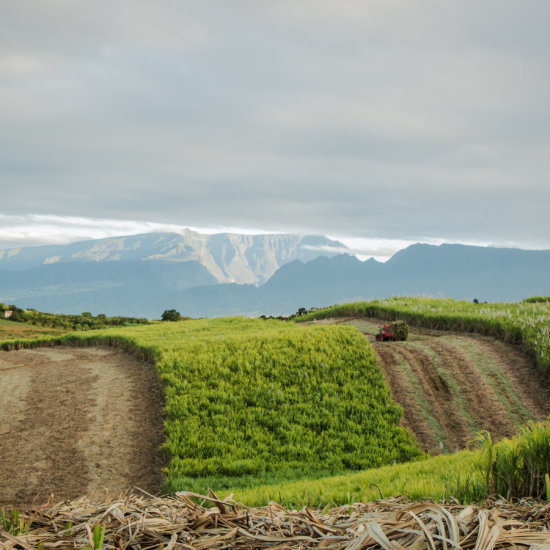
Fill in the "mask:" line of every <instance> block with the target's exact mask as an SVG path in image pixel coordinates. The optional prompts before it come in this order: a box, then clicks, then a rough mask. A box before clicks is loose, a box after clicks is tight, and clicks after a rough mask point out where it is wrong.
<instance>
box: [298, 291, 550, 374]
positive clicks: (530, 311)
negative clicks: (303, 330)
mask: <svg viewBox="0 0 550 550" xmlns="http://www.w3.org/2000/svg"><path fill="white" fill-rule="evenodd" d="M346 316H347V317H379V318H384V319H388V320H391V319H403V320H405V321H407V322H408V323H410V324H412V325H418V326H422V327H426V328H433V329H440V330H456V331H459V332H474V333H478V334H485V335H488V336H493V337H494V338H497V339H498V340H501V341H503V342H510V343H514V344H520V345H522V346H523V347H524V348H525V349H527V350H528V351H529V352H530V353H531V354H532V356H533V358H534V360H535V362H536V364H537V365H538V366H539V367H540V368H542V369H550V302H546V301H542V302H538V301H536V302H530V301H523V302H515V303H502V304H473V303H471V302H465V301H458V300H453V299H451V298H444V299H435V298H433V299H432V298H388V299H386V300H373V301H372V302H357V303H352V304H344V305H340V306H332V307H329V308H325V309H322V310H319V311H315V312H313V313H309V314H307V315H303V316H301V317H299V318H297V321H298V322H303V321H311V320H313V319H326V318H331V317H346Z"/></svg>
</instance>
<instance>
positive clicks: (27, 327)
mask: <svg viewBox="0 0 550 550" xmlns="http://www.w3.org/2000/svg"><path fill="white" fill-rule="evenodd" d="M66 332H67V330H64V329H60V328H48V327H41V326H36V325H32V324H30V323H16V322H14V321H6V320H4V319H0V341H2V340H4V341H7V340H34V339H35V338H37V337H41V336H61V335H62V334H65V333H66Z"/></svg>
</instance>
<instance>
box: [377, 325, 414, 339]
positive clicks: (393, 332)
mask: <svg viewBox="0 0 550 550" xmlns="http://www.w3.org/2000/svg"><path fill="white" fill-rule="evenodd" d="M408 336H409V326H408V325H407V323H405V321H394V322H393V323H388V324H387V325H383V326H381V327H380V331H379V332H378V334H377V335H376V341H377V342H388V341H389V342H395V341H396V340H406V339H407V337H408Z"/></svg>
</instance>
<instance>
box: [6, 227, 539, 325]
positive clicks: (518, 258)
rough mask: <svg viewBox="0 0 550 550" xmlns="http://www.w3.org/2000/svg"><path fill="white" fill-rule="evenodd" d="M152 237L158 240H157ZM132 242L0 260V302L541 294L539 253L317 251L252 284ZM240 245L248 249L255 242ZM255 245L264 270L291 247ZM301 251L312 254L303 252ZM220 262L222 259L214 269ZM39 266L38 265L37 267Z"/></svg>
mask: <svg viewBox="0 0 550 550" xmlns="http://www.w3.org/2000/svg"><path fill="white" fill-rule="evenodd" d="M149 237H150V238H151V239H152V238H153V237H151V236H149ZM149 237H148V238H149ZM154 238H156V239H158V238H159V235H154ZM141 239H142V240H141V241H140V240H139V238H138V241H132V240H130V241H123V244H122V245H121V244H120V242H119V243H118V244H117V242H116V241H113V240H111V241H110V243H109V246H110V248H109V247H105V246H103V247H97V246H96V245H97V243H95V245H94V244H92V245H91V244H90V243H88V244H84V245H83V243H76V244H79V245H80V246H83V248H82V249H81V250H80V252H78V251H77V252H78V253H79V254H80V255H77V256H76V259H74V260H71V261H66V262H65V263H64V262H63V261H62V258H60V259H59V260H58V261H56V262H54V263H51V262H50V263H46V264H44V258H45V257H44V252H45V251H44V250H42V252H41V254H42V255H41V256H40V255H37V251H35V252H32V251H31V254H29V255H25V254H22V256H21V257H20V258H19V266H21V265H25V262H27V264H31V265H32V264H33V263H34V265H35V266H34V267H30V268H27V269H24V268H22V269H15V267H16V264H15V262H13V260H12V263H11V264H10V266H11V269H2V265H3V264H2V261H1V260H0V302H4V303H16V304H17V305H19V307H31V308H35V309H38V310H42V311H51V312H54V313H80V312H82V311H90V312H92V313H94V314H97V313H106V314H108V315H137V316H146V317H150V318H158V317H159V316H160V314H161V313H162V311H163V310H165V309H172V308H175V309H177V310H178V311H180V312H181V313H182V314H185V315H191V316H194V317H202V316H225V315H261V314H268V315H269V314H272V315H280V314H282V315H286V314H290V313H293V312H294V311H296V310H297V309H298V308H299V307H320V306H326V305H331V304H334V303H339V302H345V301H354V300H366V299H372V298H384V297H387V296H391V295H405V294H406V295H417V296H419V295H420V296H422V295H429V296H441V297H443V296H449V297H453V298H457V299H467V300H472V299H473V298H478V299H479V300H482V301H483V300H487V301H515V300H520V299H522V298H525V297H528V296H532V295H550V251H548V250H543V251H529V250H519V249H499V248H486V247H475V246H466V245H441V246H432V245H424V244H416V245H412V246H410V247H408V248H406V249H404V250H401V251H400V252H398V253H397V254H395V255H394V256H393V257H392V258H391V259H390V260H389V261H388V262H386V263H379V262H377V261H375V260H373V259H371V260H368V261H366V262H361V261H360V260H358V259H357V258H356V257H354V256H350V255H346V254H342V255H335V256H332V257H330V258H329V257H326V256H319V255H318V254H319V253H322V252H323V251H322V250H320V251H318V252H317V257H315V258H314V259H312V260H310V261H307V260H305V261H304V260H302V259H294V260H292V261H288V262H287V263H285V264H284V265H283V266H282V267H280V268H279V269H278V270H277V271H276V272H275V273H274V274H273V275H272V276H271V277H270V278H269V279H268V280H267V281H266V282H265V283H264V284H262V285H259V286H256V285H255V284H236V283H220V282H219V279H218V278H216V277H215V276H214V275H213V274H212V272H211V271H210V270H209V269H208V268H207V267H206V266H205V265H204V264H203V263H201V261H199V260H196V259H191V258H193V257H197V256H193V254H194V253H195V251H196V249H197V247H195V248H193V247H192V246H191V245H190V244H189V243H187V246H190V247H191V249H187V250H186V249H185V248H184V247H185V246H186V245H183V244H182V243H181V241H179V240H177V239H176V240H174V236H173V235H164V236H163V238H162V239H161V244H162V245H163V246H161V247H157V248H156V252H155V254H156V257H155V258H150V256H146V257H144V253H149V252H150V249H147V248H146V247H145V248H142V249H141V251H140V250H139V249H140V246H143V239H144V237H143V236H141ZM220 241H221V244H220V242H217V241H214V245H213V248H212V249H211V250H212V251H213V252H214V253H213V254H211V257H212V261H215V260H214V258H215V257H217V258H218V261H219V262H220V263H221V264H222V267H223V269H226V271H229V270H228V269H227V265H229V266H231V265H232V259H231V260H228V254H229V255H230V254H231V252H230V250H229V248H228V246H229V245H227V240H224V239H220ZM237 242H242V241H237ZM249 242H252V243H254V239H251V240H250V241H249ZM261 242H262V241H261V240H256V245H257V246H258V247H259V249H258V250H255V251H254V250H252V252H249V256H250V257H252V258H254V257H255V256H257V257H258V258H259V260H261V261H264V263H265V264H266V265H267V264H269V265H272V264H270V263H269V262H272V261H274V260H273V258H275V260H277V261H278V259H283V261H284V259H290V258H291V257H292V255H293V254H294V255H297V252H296V250H299V249H295V250H294V252H292V251H286V252H285V251H284V250H281V251H280V253H277V246H281V247H282V246H283V242H284V241H280V242H279V243H275V244H272V245H270V246H272V248H270V249H269V253H265V254H264V253H262V251H261V247H260V244H261ZM292 242H296V240H294V241H292ZM310 242H312V241H307V240H306V241H305V243H306V244H303V243H304V241H302V244H303V247H306V246H311V248H314V245H310V244H309V243H310ZM313 242H314V243H316V246H317V247H318V248H322V247H323V246H330V247H331V248H332V250H334V247H333V246H332V245H325V244H323V241H322V240H314V241H313ZM325 242H326V241H325ZM139 243H141V245H140V246H138V245H137V244H139ZM157 244H158V243H157ZM94 246H96V247H95V248H94ZM243 246H244V245H243ZM182 247H183V248H184V253H182V252H181V248H182ZM40 248H44V247H40ZM48 248H50V247H48ZM51 250H52V248H50V250H48V251H46V252H48V253H50V252H51ZM246 250H249V251H250V250H251V247H250V246H249V247H248V248H247V249H246V248H245V255H246ZM305 251H306V252H307V254H314V253H315V251H314V250H312V249H308V248H305ZM216 253H218V254H219V255H218V256H216ZM33 254H34V256H33ZM118 254H120V256H117V255H118ZM277 254H279V255H277ZM307 254H304V256H307ZM112 255H114V256H115V257H117V259H116V260H115V259H113V256H112ZM238 255H241V256H240V257H242V253H241V252H239V251H238V252H235V255H234V256H233V257H232V258H236V257H237V256H238ZM4 256H6V254H4ZM16 256H17V255H12V256H10V258H14V257H16ZM25 256H27V257H25ZM47 257H49V256H47ZM83 257H84V258H87V259H86V260H83V259H82V258H83ZM220 257H221V258H225V259H224V261H223V262H221V261H220V260H219V258H220ZM97 258H99V259H97ZM109 258H111V259H109ZM182 258H187V259H185V260H184V259H182ZM4 259H5V258H4ZM40 259H41V261H42V263H41V264H39V265H36V264H37V262H39V260H40ZM240 261H241V260H239V262H240ZM216 265H218V264H216ZM236 265H239V263H238V262H237V264H236ZM220 270H221V268H220ZM229 272H230V271H229Z"/></svg>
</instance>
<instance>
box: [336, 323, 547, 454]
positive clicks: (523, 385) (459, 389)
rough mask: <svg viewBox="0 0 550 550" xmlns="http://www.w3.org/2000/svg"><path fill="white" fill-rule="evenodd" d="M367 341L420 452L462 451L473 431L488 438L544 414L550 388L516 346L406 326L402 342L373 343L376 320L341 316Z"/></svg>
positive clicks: (511, 431) (498, 436) (508, 433)
mask: <svg viewBox="0 0 550 550" xmlns="http://www.w3.org/2000/svg"><path fill="white" fill-rule="evenodd" d="M338 322H339V323H345V324H350V325H353V326H356V327H357V328H358V329H359V330H360V331H361V332H363V334H364V335H365V336H366V337H367V338H368V339H369V341H370V342H371V344H372V345H373V347H374V350H375V351H376V353H377V355H378V357H379V359H380V364H381V366H382V369H383V372H384V377H385V379H386V381H387V383H388V385H389V387H390V390H391V393H392V396H393V398H394V400H395V401H396V402H397V403H399V404H400V405H401V406H402V407H403V410H404V412H403V420H402V424H403V426H405V427H407V428H408V429H410V430H411V431H412V432H413V433H414V434H415V436H416V438H417V439H418V441H419V443H420V445H421V447H422V448H423V449H424V450H425V451H430V452H432V453H433V454H438V453H441V452H444V451H455V450H457V449H463V448H464V447H466V446H467V445H468V443H469V442H470V441H472V440H473V439H474V437H475V435H476V433H477V432H479V431H481V430H488V431H489V432H490V433H491V437H492V438H493V441H498V440H499V439H501V438H503V437H511V436H513V435H515V434H517V433H518V432H519V430H520V428H521V427H522V426H525V425H526V424H527V423H528V422H529V421H531V420H544V419H545V418H546V417H547V416H548V414H549V413H550V388H549V387H548V382H547V381H546V380H545V379H544V378H543V376H542V374H541V373H540V371H538V370H537V368H536V367H535V366H534V365H533V363H532V361H531V359H530V358H529V357H528V356H527V355H526V354H524V353H522V352H521V351H519V350H518V348H516V347H514V346H511V345H508V344H504V343H502V342H499V341H496V340H494V339H492V338H488V337H484V336H476V335H469V334H468V335H466V334H457V333H450V332H444V331H434V330H424V329H417V328H414V327H412V328H411V332H410V336H409V339H408V340H407V341H406V342H376V341H375V339H374V336H375V334H376V332H377V330H378V327H379V326H380V325H381V324H382V322H381V321H378V320H376V319H346V320H339V321H338Z"/></svg>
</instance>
